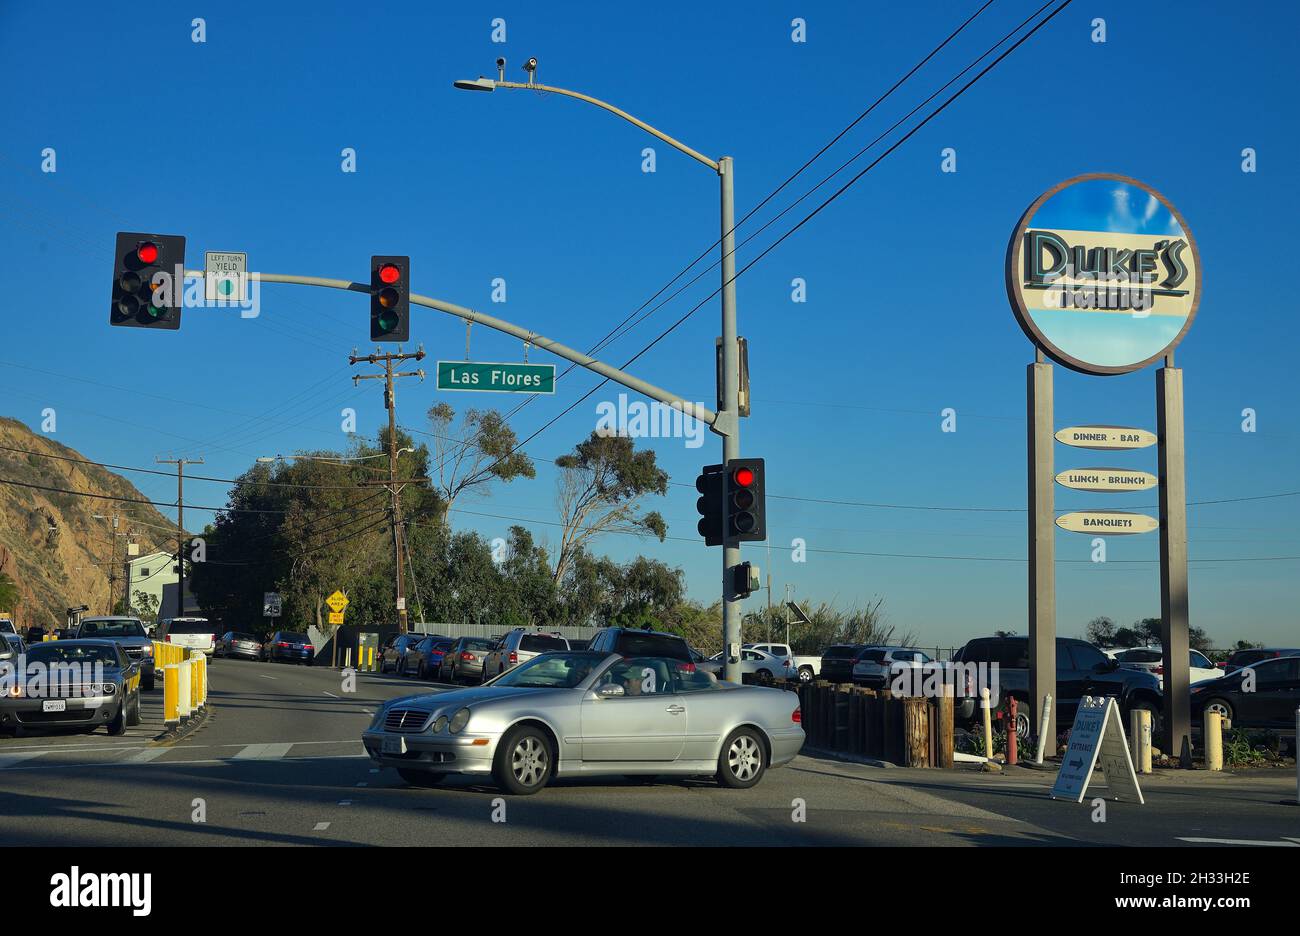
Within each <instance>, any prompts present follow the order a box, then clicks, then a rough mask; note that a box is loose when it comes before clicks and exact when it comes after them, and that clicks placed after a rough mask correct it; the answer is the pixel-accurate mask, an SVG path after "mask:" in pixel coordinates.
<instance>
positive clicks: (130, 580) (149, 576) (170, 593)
mask: <svg viewBox="0 0 1300 936" xmlns="http://www.w3.org/2000/svg"><path fill="white" fill-rule="evenodd" d="M186 571H187V572H188V567H187V570H186ZM137 591H141V592H144V593H145V594H147V595H152V596H153V597H154V598H155V599H157V601H158V617H159V618H165V617H181V616H183V615H187V614H196V613H198V610H199V606H198V604H197V603H196V602H195V601H194V596H193V595H192V594H190V581H189V576H188V574H187V575H186V578H185V610H184V611H183V612H182V613H181V614H177V612H176V559H175V557H174V556H173V555H172V554H171V553H166V552H154V553H150V554H149V555H147V556H140V557H138V558H136V559H132V560H131V561H130V562H129V563H127V594H128V595H130V596H131V607H132V609H134V610H135V611H137V612H138V611H139V610H141V609H139V608H137V607H136V599H135V593H136V592H137Z"/></svg>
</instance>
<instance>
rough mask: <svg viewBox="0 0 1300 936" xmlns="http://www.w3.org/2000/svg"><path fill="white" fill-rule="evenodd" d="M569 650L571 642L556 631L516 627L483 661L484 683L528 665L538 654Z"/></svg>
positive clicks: (498, 642)
mask: <svg viewBox="0 0 1300 936" xmlns="http://www.w3.org/2000/svg"><path fill="white" fill-rule="evenodd" d="M568 649H569V642H568V641H567V640H565V639H564V637H563V636H561V635H560V634H558V633H556V632H554V631H543V630H533V629H530V628H527V627H516V628H515V629H514V630H512V631H510V632H509V633H508V634H506V635H505V636H504V637H502V638H501V639H500V640H499V641H497V643H496V646H494V647H493V648H492V649H491V650H490V651H489V652H488V655H487V659H486V660H484V661H483V681H484V682H487V681H488V680H489V679H494V678H496V677H497V676H500V675H501V674H502V673H504V672H505V671H506V670H508V669H510V668H511V667H515V666H518V665H519V664H520V663H527V662H528V661H529V660H531V659H532V658H533V657H535V656H537V655H538V654H541V653H550V652H552V651H554V650H568Z"/></svg>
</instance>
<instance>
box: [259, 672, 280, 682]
mask: <svg viewBox="0 0 1300 936" xmlns="http://www.w3.org/2000/svg"><path fill="white" fill-rule="evenodd" d="M258 675H259V676H261V677H262V678H263V679H270V680H273V681H274V680H275V678H276V677H274V676H267V675H266V674H265V673H258Z"/></svg>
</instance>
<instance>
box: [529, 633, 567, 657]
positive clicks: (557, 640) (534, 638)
mask: <svg viewBox="0 0 1300 936" xmlns="http://www.w3.org/2000/svg"><path fill="white" fill-rule="evenodd" d="M519 649H520V650H523V651H525V652H527V653H546V652H547V651H548V650H568V649H569V642H568V641H567V640H565V639H564V638H563V637H555V636H553V635H551V634H524V635H523V636H522V637H520V638H519Z"/></svg>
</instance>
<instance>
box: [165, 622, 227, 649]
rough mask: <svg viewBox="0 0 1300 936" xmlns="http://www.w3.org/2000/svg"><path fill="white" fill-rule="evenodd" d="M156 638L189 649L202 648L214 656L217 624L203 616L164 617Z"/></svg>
mask: <svg viewBox="0 0 1300 936" xmlns="http://www.w3.org/2000/svg"><path fill="white" fill-rule="evenodd" d="M154 639H155V640H157V641H159V642H161V643H170V644H176V645H177V646H178V647H185V648H186V649H188V650H202V651H203V652H204V653H206V654H207V655H208V656H212V651H213V650H214V649H216V646H217V626H216V625H215V624H213V623H211V622H210V621H209V620H208V619H207V618H201V617H176V618H163V619H162V620H161V621H159V622H158V627H157V629H156V630H155V631H154Z"/></svg>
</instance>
